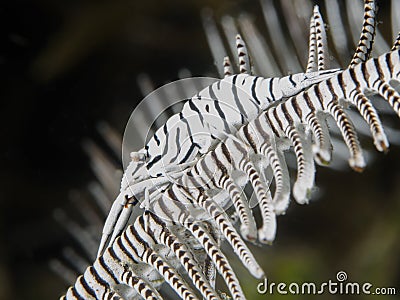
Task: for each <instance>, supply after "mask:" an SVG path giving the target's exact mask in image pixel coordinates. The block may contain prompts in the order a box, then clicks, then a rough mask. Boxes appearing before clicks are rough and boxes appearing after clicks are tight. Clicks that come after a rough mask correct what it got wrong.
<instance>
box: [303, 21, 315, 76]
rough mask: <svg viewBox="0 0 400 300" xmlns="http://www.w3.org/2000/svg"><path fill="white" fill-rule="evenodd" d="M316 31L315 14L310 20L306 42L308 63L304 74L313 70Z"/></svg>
mask: <svg viewBox="0 0 400 300" xmlns="http://www.w3.org/2000/svg"><path fill="white" fill-rule="evenodd" d="M316 40H317V38H316V29H315V14H313V15H312V16H311V18H310V35H309V42H308V44H309V45H308V62H307V67H306V73H308V72H311V71H314V70H315V52H316Z"/></svg>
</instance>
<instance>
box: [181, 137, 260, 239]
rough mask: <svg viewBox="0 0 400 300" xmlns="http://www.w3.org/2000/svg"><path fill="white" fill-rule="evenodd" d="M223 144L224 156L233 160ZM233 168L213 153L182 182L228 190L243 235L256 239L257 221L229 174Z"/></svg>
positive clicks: (246, 237)
mask: <svg viewBox="0 0 400 300" xmlns="http://www.w3.org/2000/svg"><path fill="white" fill-rule="evenodd" d="M221 146H222V147H223V151H224V158H225V159H228V161H229V162H231V159H230V156H229V153H227V152H226V151H225V150H226V146H225V144H224V143H221ZM231 169H232V166H230V165H228V166H226V165H225V164H223V161H221V160H220V159H219V158H218V157H217V156H216V155H213V156H212V159H211V160H208V161H207V162H206V161H205V160H204V159H202V160H200V161H199V163H197V164H196V165H194V167H193V169H192V170H189V171H188V172H187V173H186V174H185V175H184V176H183V178H182V184H183V185H184V186H188V185H189V186H190V185H191V184H193V183H195V184H196V187H204V186H206V187H207V188H208V189H210V188H211V187H213V188H218V189H222V190H225V191H227V192H228V195H229V198H230V199H231V201H232V203H233V205H234V207H235V210H236V213H237V214H238V216H239V220H240V222H241V224H240V231H241V234H242V236H243V237H244V238H245V239H246V240H248V241H254V240H255V239H256V238H257V234H256V232H257V228H256V223H255V220H254V217H253V214H252V211H251V209H250V207H249V205H248V203H246V202H245V201H244V200H243V198H242V197H241V195H242V192H241V191H240V189H239V187H238V186H237V185H236V183H235V181H234V180H233V178H232V177H231V175H230V174H229V173H230V172H229V170H231ZM188 177H191V181H190V182H188V181H189V180H188ZM210 185H211V186H210ZM247 202H248V201H247Z"/></svg>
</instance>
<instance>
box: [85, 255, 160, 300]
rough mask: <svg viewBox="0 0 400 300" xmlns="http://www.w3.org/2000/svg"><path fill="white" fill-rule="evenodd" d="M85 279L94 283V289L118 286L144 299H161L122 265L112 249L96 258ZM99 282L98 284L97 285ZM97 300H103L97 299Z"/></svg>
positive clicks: (145, 281) (147, 283) (153, 289)
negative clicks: (131, 289) (130, 290)
mask: <svg viewBox="0 0 400 300" xmlns="http://www.w3.org/2000/svg"><path fill="white" fill-rule="evenodd" d="M84 276H85V279H86V281H87V282H90V277H92V278H93V279H94V280H95V281H96V283H97V284H96V285H95V286H96V287H98V286H99V285H100V286H101V285H104V284H105V283H109V284H110V286H111V288H112V289H117V288H118V286H119V285H120V284H125V285H127V286H129V287H131V288H133V289H134V290H135V291H136V292H137V294H139V295H141V296H142V297H143V298H144V299H149V300H150V299H152V300H154V299H162V297H161V295H160V294H159V293H158V291H157V290H156V289H155V288H154V287H153V286H152V284H151V283H150V282H149V281H148V280H147V279H145V278H144V277H143V278H142V277H141V276H137V275H136V273H135V272H134V271H133V269H131V268H129V267H128V266H127V265H124V264H123V262H122V261H121V260H120V259H119V257H118V256H117V254H116V252H115V251H113V249H111V248H108V249H107V250H106V251H105V252H104V254H103V255H102V256H101V257H99V258H97V259H96V261H95V262H94V264H93V267H89V268H88V269H87V270H86V272H85V274H84ZM99 282H100V284H99ZM98 299H103V298H101V297H99V298H98Z"/></svg>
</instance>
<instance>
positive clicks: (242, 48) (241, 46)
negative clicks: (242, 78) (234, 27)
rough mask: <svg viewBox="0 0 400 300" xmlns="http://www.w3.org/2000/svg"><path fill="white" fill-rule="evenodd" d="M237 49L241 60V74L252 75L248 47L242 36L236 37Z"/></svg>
mask: <svg viewBox="0 0 400 300" xmlns="http://www.w3.org/2000/svg"><path fill="white" fill-rule="evenodd" d="M236 48H237V55H238V58H239V72H240V73H241V74H247V73H249V74H251V65H250V57H249V54H248V53H247V47H246V44H245V42H244V41H243V39H242V36H241V35H240V34H237V35H236Z"/></svg>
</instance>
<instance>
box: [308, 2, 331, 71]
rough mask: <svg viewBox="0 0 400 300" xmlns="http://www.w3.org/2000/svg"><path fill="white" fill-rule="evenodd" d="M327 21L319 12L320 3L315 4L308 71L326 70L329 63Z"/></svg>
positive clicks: (311, 23)
mask: <svg viewBox="0 0 400 300" xmlns="http://www.w3.org/2000/svg"><path fill="white" fill-rule="evenodd" d="M326 44H327V41H326V32H325V23H324V21H323V19H322V16H321V13H320V12H319V7H318V5H315V6H314V11H313V15H312V16H311V19H310V37H309V50H308V51H309V52H308V63H307V67H306V73H309V72H312V71H315V70H318V71H322V70H325V68H326V64H327V59H326V55H327V53H326V52H327V47H326Z"/></svg>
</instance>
